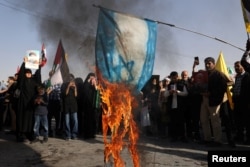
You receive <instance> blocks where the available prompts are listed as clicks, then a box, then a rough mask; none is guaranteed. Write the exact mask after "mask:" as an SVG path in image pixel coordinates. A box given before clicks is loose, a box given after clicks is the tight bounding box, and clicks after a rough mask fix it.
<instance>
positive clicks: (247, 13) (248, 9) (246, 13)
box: [241, 0, 250, 33]
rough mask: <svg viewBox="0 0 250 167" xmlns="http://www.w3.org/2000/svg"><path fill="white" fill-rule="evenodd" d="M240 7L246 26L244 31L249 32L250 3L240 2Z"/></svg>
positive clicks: (243, 0) (242, 0)
mask: <svg viewBox="0 0 250 167" xmlns="http://www.w3.org/2000/svg"><path fill="white" fill-rule="evenodd" d="M241 7H242V12H243V18H244V21H245V25H246V31H247V32H248V33H249V32H250V1H249V0H241Z"/></svg>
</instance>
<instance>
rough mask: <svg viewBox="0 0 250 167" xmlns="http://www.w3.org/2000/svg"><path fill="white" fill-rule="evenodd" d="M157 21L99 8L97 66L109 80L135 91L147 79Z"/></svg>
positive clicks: (153, 50) (153, 49)
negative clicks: (129, 86) (130, 87)
mask: <svg viewBox="0 0 250 167" xmlns="http://www.w3.org/2000/svg"><path fill="white" fill-rule="evenodd" d="M156 36H157V23H156V22H154V21H150V20H146V19H140V18H136V17H133V16H129V15H125V14H121V13H117V12H113V11H110V10H107V9H103V8H100V13H99V20H98V29H97V35H96V47H95V49H96V52H95V53H96V65H97V68H98V70H99V71H100V72H101V74H102V76H103V77H104V78H105V79H107V80H108V81H109V82H116V83H126V84H129V85H131V86H134V87H135V88H136V89H137V90H138V91H140V90H141V89H142V87H143V86H144V85H145V83H146V82H147V81H148V80H149V79H150V77H151V76H152V72H153V67H154V60H155V50H156Z"/></svg>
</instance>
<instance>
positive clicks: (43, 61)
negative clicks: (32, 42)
mask: <svg viewBox="0 0 250 167" xmlns="http://www.w3.org/2000/svg"><path fill="white" fill-rule="evenodd" d="M41 59H42V60H41V64H40V65H41V67H43V66H45V64H46V63H47V56H46V48H45V45H44V43H43V44H42V49H41Z"/></svg>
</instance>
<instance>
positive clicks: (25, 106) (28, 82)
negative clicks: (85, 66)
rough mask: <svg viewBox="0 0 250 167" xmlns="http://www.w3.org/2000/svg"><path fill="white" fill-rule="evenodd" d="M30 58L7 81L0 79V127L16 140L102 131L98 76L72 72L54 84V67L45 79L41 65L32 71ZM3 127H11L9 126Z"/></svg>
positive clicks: (89, 135)
mask: <svg viewBox="0 0 250 167" xmlns="http://www.w3.org/2000/svg"><path fill="white" fill-rule="evenodd" d="M26 62H27V58H26V57H25V58H24V61H23V63H22V65H21V67H20V69H19V71H18V72H17V73H16V74H15V77H12V76H10V77H8V81H7V82H8V83H7V84H3V83H1V87H0V95H1V99H0V100H1V101H0V102H1V103H0V106H1V108H0V116H1V117H0V128H1V130H5V131H6V134H13V135H15V136H16V141H17V142H24V141H30V142H31V143H36V142H47V141H48V139H49V137H61V138H64V139H65V140H67V141H69V140H76V139H78V138H79V137H81V138H84V139H91V138H95V135H96V133H98V132H100V131H101V126H100V125H101V123H100V121H101V120H100V118H101V113H100V104H101V103H100V100H99V99H98V98H100V97H99V96H98V95H99V91H98V89H97V79H96V76H95V74H94V73H89V74H88V75H87V77H86V79H85V80H84V81H83V79H82V78H75V77H74V75H73V74H69V77H68V78H69V80H68V81H66V82H64V83H58V84H53V85H52V84H51V78H52V76H53V74H54V71H50V73H49V78H48V79H46V80H44V81H43V82H42V78H41V69H42V65H41V64H40V65H39V68H38V69H37V70H36V71H35V72H34V74H32V70H31V69H29V68H26V67H25V63H26ZM4 128H8V129H7V130H6V129H4Z"/></svg>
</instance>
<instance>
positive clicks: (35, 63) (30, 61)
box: [25, 50, 40, 69]
mask: <svg viewBox="0 0 250 167" xmlns="http://www.w3.org/2000/svg"><path fill="white" fill-rule="evenodd" d="M26 57H27V62H26V63H25V68H29V69H38V68H39V59H40V51H39V50H28V51H27V53H26Z"/></svg>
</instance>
